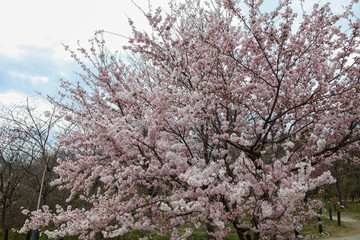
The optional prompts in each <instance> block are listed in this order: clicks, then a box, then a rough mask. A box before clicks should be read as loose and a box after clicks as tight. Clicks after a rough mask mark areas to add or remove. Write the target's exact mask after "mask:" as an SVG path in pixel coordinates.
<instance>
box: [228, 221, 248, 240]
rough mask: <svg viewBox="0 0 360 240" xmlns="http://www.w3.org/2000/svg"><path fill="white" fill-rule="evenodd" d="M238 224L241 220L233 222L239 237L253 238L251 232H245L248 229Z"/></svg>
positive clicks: (240, 238) (245, 239) (241, 238)
mask: <svg viewBox="0 0 360 240" xmlns="http://www.w3.org/2000/svg"><path fill="white" fill-rule="evenodd" d="M238 224H239V222H238V221H237V220H235V221H234V222H233V226H234V228H235V229H236V233H237V235H238V237H239V240H252V238H251V235H250V234H249V233H247V234H246V235H245V232H246V231H247V229H244V228H239V227H238Z"/></svg>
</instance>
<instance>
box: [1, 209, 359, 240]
mask: <svg viewBox="0 0 360 240" xmlns="http://www.w3.org/2000/svg"><path fill="white" fill-rule="evenodd" d="M332 210H333V220H330V219H328V218H326V217H322V219H321V220H322V222H323V224H322V226H323V231H324V232H329V233H330V235H331V236H334V235H336V236H342V235H346V234H347V233H349V232H353V231H356V230H357V229H356V226H354V225H353V224H351V223H346V222H341V226H338V225H337V220H336V216H335V215H336V213H335V212H334V209H333V208H332ZM341 213H342V214H344V215H351V216H352V217H353V218H357V219H359V221H360V204H359V203H348V204H347V205H346V208H345V209H341ZM328 214H329V213H328V212H324V213H323V215H324V216H328ZM188 227H189V226H181V227H179V228H178V230H179V234H183V233H184V232H185V230H186V228H188ZM229 227H231V232H230V233H229V234H228V236H226V237H225V238H224V239H225V240H235V239H238V237H237V234H236V231H235V229H234V228H233V227H232V226H229ZM192 229H193V234H192V236H191V237H189V238H188V239H189V240H203V239H206V229H205V226H202V227H200V228H199V229H196V228H192ZM300 234H301V235H320V233H319V227H318V224H317V219H313V220H312V221H309V222H308V223H307V225H306V226H304V229H303V230H302V231H301V232H300ZM149 235H152V236H153V239H156V240H168V239H170V234H167V235H165V236H159V235H157V234H156V232H151V233H150V232H146V231H132V232H131V233H128V234H126V235H125V236H123V237H120V238H116V239H117V240H133V239H138V238H139V237H145V236H149ZM0 239H3V233H0ZM8 239H9V240H25V235H19V234H15V233H12V232H10V233H9V238H8ZM45 239H46V238H45V237H44V236H40V238H39V240H45ZM76 239H78V238H77V237H65V238H64V240H76Z"/></svg>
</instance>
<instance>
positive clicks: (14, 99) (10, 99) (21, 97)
mask: <svg viewBox="0 0 360 240" xmlns="http://www.w3.org/2000/svg"><path fill="white" fill-rule="evenodd" d="M0 104H1V105H4V106H5V107H8V106H11V105H24V104H26V95H25V94H23V93H21V92H16V91H9V92H5V93H0Z"/></svg>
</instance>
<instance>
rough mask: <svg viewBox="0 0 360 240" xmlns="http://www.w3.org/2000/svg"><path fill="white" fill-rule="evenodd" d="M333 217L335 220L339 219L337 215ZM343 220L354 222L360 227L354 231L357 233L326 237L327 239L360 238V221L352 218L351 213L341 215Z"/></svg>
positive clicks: (358, 239)
mask: <svg viewBox="0 0 360 240" xmlns="http://www.w3.org/2000/svg"><path fill="white" fill-rule="evenodd" d="M333 219H334V220H335V221H337V216H335V217H334V218H333ZM341 221H342V222H348V223H352V224H353V225H354V226H356V227H358V230H357V231H355V232H354V233H353V234H355V235H351V236H345V237H335V238H326V240H360V221H359V220H357V219H355V218H352V216H351V215H341Z"/></svg>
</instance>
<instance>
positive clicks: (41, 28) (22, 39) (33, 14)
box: [0, 0, 168, 60]
mask: <svg viewBox="0 0 360 240" xmlns="http://www.w3.org/2000/svg"><path fill="white" fill-rule="evenodd" d="M135 2H136V3H137V4H138V5H139V6H141V7H143V8H144V9H145V10H146V9H147V5H148V1H147V0H135ZM151 2H152V4H153V5H154V6H162V7H164V6H166V5H167V2H168V1H166V0H152V1H151ZM127 16H129V17H131V18H133V19H134V20H135V23H137V26H139V27H140V28H142V27H143V26H145V25H146V20H145V18H144V17H143V16H142V13H141V12H140V10H138V9H137V8H136V6H135V5H134V4H133V3H131V1H130V0H120V1H119V0H105V1H98V0H76V1H73V0H53V1H48V0H32V1H29V0H17V1H1V2H0V30H1V32H2V36H1V40H0V41H1V42H0V53H2V54H7V55H8V56H12V57H19V56H21V54H23V50H22V47H21V46H36V47H42V48H52V49H55V51H54V55H53V56H52V57H53V58H55V59H58V60H70V59H71V58H70V57H69V54H68V53H64V52H65V51H64V48H63V46H62V45H61V43H64V44H68V45H70V46H71V47H74V48H76V47H77V40H81V41H82V42H83V43H86V42H87V40H88V39H89V38H91V37H92V36H93V34H94V32H95V31H96V30H99V29H103V30H107V31H111V32H115V33H120V34H122V35H128V36H129V35H131V30H130V27H129V26H128V22H127ZM111 42H112V43H111V45H113V46H115V47H116V48H117V49H120V48H121V45H122V44H124V43H126V41H124V40H123V39H120V38H119V37H118V38H117V39H116V40H115V41H112V40H111Z"/></svg>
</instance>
